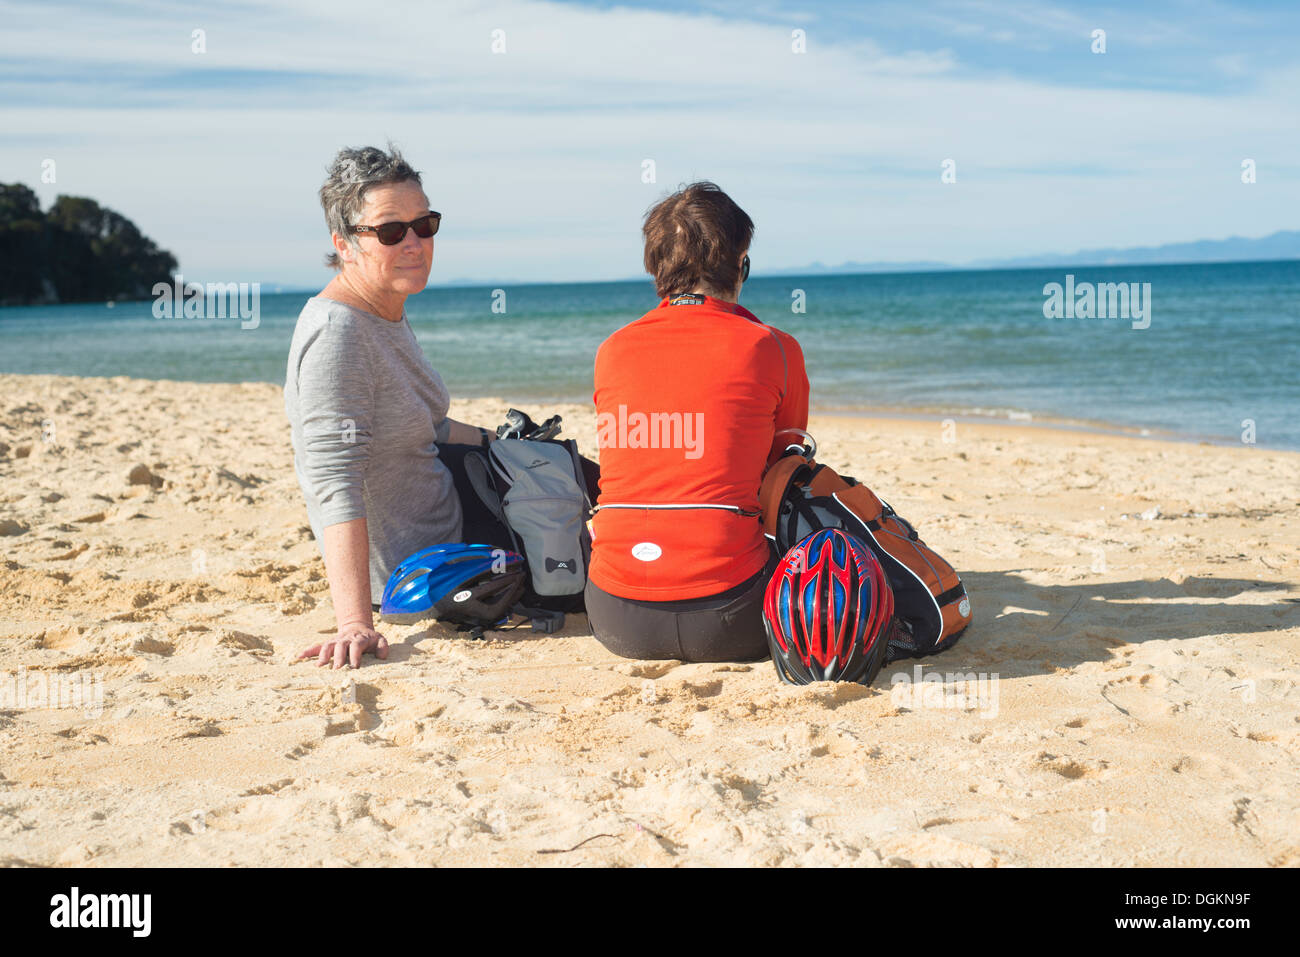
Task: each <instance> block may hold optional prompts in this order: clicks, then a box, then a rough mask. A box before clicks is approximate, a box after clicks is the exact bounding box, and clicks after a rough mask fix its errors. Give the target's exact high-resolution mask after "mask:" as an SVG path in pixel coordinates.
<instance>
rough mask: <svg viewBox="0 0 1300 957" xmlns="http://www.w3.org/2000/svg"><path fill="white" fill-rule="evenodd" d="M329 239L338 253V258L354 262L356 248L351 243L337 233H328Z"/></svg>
mask: <svg viewBox="0 0 1300 957" xmlns="http://www.w3.org/2000/svg"><path fill="white" fill-rule="evenodd" d="M330 240H331V241H332V242H333V243H334V251H335V252H336V253H338V254H339V259H341V260H343V261H344V262H345V263H354V262H356V261H357V260H356V255H355V253H356V250H354V249H353V248H352V244H351V243H350V242H348V241H347V240H346V239H344V238H343V237H342V236H340V235H339V234H338V233H330Z"/></svg>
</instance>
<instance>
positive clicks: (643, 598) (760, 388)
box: [586, 182, 808, 661]
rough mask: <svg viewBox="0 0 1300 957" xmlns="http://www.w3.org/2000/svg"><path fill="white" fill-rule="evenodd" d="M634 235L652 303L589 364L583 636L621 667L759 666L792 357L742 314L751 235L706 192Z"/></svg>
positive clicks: (671, 207)
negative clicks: (592, 407)
mask: <svg viewBox="0 0 1300 957" xmlns="http://www.w3.org/2000/svg"><path fill="white" fill-rule="evenodd" d="M643 233H644V236H645V267H646V271H647V272H648V273H650V275H652V276H653V277H654V280H655V287H656V289H657V291H658V293H659V296H660V298H661V300H662V301H661V302H660V303H659V305H658V306H657V307H656V308H654V309H652V310H651V311H650V312H648V313H646V314H645V315H644V316H642V317H641V318H640V319H638V320H636V321H635V322H633V323H630V324H628V325H626V326H624V327H623V328H621V329H619V330H618V331H617V332H615V333H614V334H613V335H611V336H610V337H609V338H608V339H606V340H605V342H604V343H602V344H601V347H600V349H599V350H598V351H597V353H596V372H595V386H596V388H595V402H596V426H597V441H598V444H599V446H600V450H601V451H600V469H601V474H600V496H599V500H598V502H597V508H596V516H595V519H594V521H593V541H592V554H591V569H590V576H589V580H588V583H587V590H586V604H587V612H588V615H589V616H590V621H591V626H592V630H593V631H594V633H595V635H596V638H597V639H598V640H599V641H600V642H601V643H602V644H603V645H604V646H605V647H606V648H608V649H609V650H610V651H612V652H614V653H615V654H618V655H622V656H624V657H628V658H661V659H662V658H678V659H681V660H683V661H749V660H755V659H759V658H765V657H767V653H768V652H767V641H766V637H765V635H764V631H763V612H762V605H763V590H764V588H765V587H766V585H767V581H768V578H769V577H770V576H771V573H772V570H773V568H774V567H775V563H776V556H775V555H774V554H773V549H772V547H771V545H770V544H769V542H768V540H767V538H766V536H764V534H763V529H762V526H761V524H760V521H759V509H758V490H759V485H760V483H761V480H762V475H763V469H764V467H765V466H766V464H767V461H768V456H769V452H770V451H771V450H772V449H773V447H774V442H775V439H776V434H777V433H778V432H779V431H780V430H782V429H787V428H795V429H806V428H807V425H808V376H807V373H806V372H805V370H804V362H803V352H802V350H801V349H800V348H799V344H798V343H797V342H796V341H795V340H794V337H792V336H790V335H788V334H787V333H784V332H781V331H780V330H778V329H774V328H772V327H771V326H768V325H765V324H764V323H763V322H761V321H760V320H759V319H758V317H757V316H755V315H754V314H753V313H751V312H749V311H748V310H747V309H745V308H743V307H741V306H740V305H739V304H738V302H737V300H739V298H740V289H741V285H742V284H743V283H744V281H745V278H746V277H747V276H748V274H749V255H748V253H749V244H750V240H751V239H752V237H753V234H754V224H753V221H752V220H751V219H750V218H749V216H748V215H746V213H745V211H744V210H742V209H741V208H740V207H739V206H737V205H736V204H735V202H733V201H732V199H731V198H730V197H729V196H727V194H726V193H724V192H722V190H720V189H718V187H717V186H715V185H714V184H713V183H707V182H704V183H693V184H692V185H690V186H687V187H685V188H683V189H681V190H679V191H678V192H676V193H674V194H673V195H671V196H669V197H668V198H667V199H665V200H664V201H663V202H661V203H659V204H658V205H657V206H655V207H654V208H653V209H651V210H650V212H649V213H647V214H646V219H645V225H644V227H643Z"/></svg>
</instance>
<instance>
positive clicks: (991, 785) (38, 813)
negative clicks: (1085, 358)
mask: <svg viewBox="0 0 1300 957" xmlns="http://www.w3.org/2000/svg"><path fill="white" fill-rule="evenodd" d="M0 388H2V389H3V405H0V476H2V477H3V484H2V485H0V549H2V550H3V565H2V566H0V696H6V695H7V697H0V863H5V864H10V865H88V866H107V865H119V866H120V865H125V866H137V865H158V864H162V865H173V866H191V865H233V864H239V865H270V866H275V865H341V864H359V865H426V864H438V865H489V864H491V865H502V864H504V865H559V866H573V865H650V866H676V865H821V864H830V865H840V864H847V865H858V866H948V865H967V866H969V865H973V866H1024V865H1067V866H1070V865H1094V864H1100V865H1107V866H1149V865H1174V866H1187V867H1203V866H1210V865H1228V866H1296V865H1300V690H1298V689H1297V671H1298V666H1300V522H1297V521H1296V518H1295V516H1296V512H1297V508H1298V507H1300V453H1292V452H1277V451H1267V450H1263V449H1259V448H1253V447H1248V446H1239V447H1218V446H1207V445H1196V444H1191V443H1175V442H1165V441H1155V440H1149V439H1138V438H1128V437H1120V436H1112V435H1098V434H1089V433H1083V432H1077V431H1057V430H1052V429H1048V428H1037V427H1034V428H1028V427H1016V426H1010V425H1004V426H998V425H985V424H970V423H962V422H958V423H955V425H954V426H950V427H945V426H944V425H943V424H942V423H940V422H937V421H936V422H927V421H908V420H898V419H885V418H874V419H865V418H862V419H858V418H852V417H847V416H844V415H838V414H837V415H834V416H822V417H817V416H814V419H813V421H812V423H811V429H812V431H813V432H814V434H815V435H816V436H817V438H818V440H819V442H820V443H821V447H822V454H821V455H820V459H821V460H822V461H824V462H826V463H828V464H830V465H832V466H833V467H835V468H836V469H839V470H840V471H841V472H844V473H846V474H851V475H855V476H857V477H858V478H860V479H862V480H863V481H865V482H867V483H868V484H870V485H871V486H872V487H873V488H875V489H876V491H877V492H879V493H880V494H881V496H882V497H884V498H885V499H887V500H889V501H890V502H891V503H892V504H893V505H895V506H896V507H897V509H898V510H899V511H900V512H901V513H902V514H903V515H904V516H906V517H907V518H909V519H910V520H911V521H912V522H913V523H914V524H915V525H916V526H917V527H918V528H919V529H920V531H921V534H922V535H923V536H924V538H925V539H926V540H927V541H928V542H929V543H930V544H931V545H932V546H934V547H935V548H936V549H937V550H939V551H940V552H941V553H942V554H944V555H945V557H947V558H949V559H950V560H951V561H952V562H953V564H954V565H955V566H956V567H957V568H958V570H959V571H960V572H961V573H962V575H963V578H964V580H965V582H966V585H967V588H968V590H969V592H970V594H971V597H972V602H973V606H974V609H975V623H974V625H973V626H972V627H971V628H970V630H969V631H968V632H967V634H966V635H965V636H964V637H963V638H962V640H961V641H960V642H959V643H958V644H957V645H956V646H955V647H954V648H953V649H952V650H950V651H948V652H946V653H944V654H942V655H939V656H936V657H933V658H928V659H924V660H923V661H919V662H912V661H905V662H897V663H895V664H893V665H890V666H888V667H887V668H886V669H885V670H884V671H883V672H882V673H881V676H880V677H879V678H878V679H877V682H876V684H875V685H874V686H873V687H871V688H863V687H860V686H857V685H835V686H830V685H819V686H813V687H806V688H788V687H783V686H782V685H780V683H779V682H778V680H777V678H776V674H775V671H774V670H773V668H772V666H771V665H770V663H768V662H762V663H758V664H741V665H689V664H682V663H680V662H632V661H626V660H623V659H619V658H616V657H615V656H613V655H611V654H609V653H608V652H606V651H605V650H604V649H603V648H602V647H601V646H600V645H599V644H598V643H597V642H596V641H595V640H594V639H593V638H592V637H591V636H590V632H589V630H588V628H587V622H586V618H585V616H583V615H573V616H570V617H569V619H568V622H567V625H566V627H565V629H564V630H563V632H562V633H560V634H557V635H553V636H544V635H537V634H533V633H531V632H529V631H527V630H518V631H511V632H496V633H489V640H486V641H481V642H473V641H469V640H466V639H464V638H462V637H459V636H457V635H456V633H455V632H454V631H453V630H451V629H449V628H446V627H444V626H441V625H438V624H435V623H428V624H426V625H414V626H395V625H385V626H382V627H383V631H384V633H385V634H386V635H387V636H388V638H389V640H390V641H391V642H392V646H393V647H392V653H391V656H390V658H389V660H388V661H387V662H383V663H381V662H378V661H376V660H375V659H374V658H372V657H367V658H366V659H365V661H364V665H363V667H362V668H361V669H360V670H358V671H346V670H345V671H329V670H325V669H320V668H317V667H316V666H315V665H314V663H310V662H303V663H297V664H294V663H292V662H291V659H292V657H293V656H294V655H295V654H296V653H297V652H298V651H299V650H301V649H302V648H303V647H305V646H307V645H309V644H311V643H313V642H315V641H316V640H318V639H319V636H321V635H326V634H330V633H331V632H332V630H333V615H332V610H331V607H330V603H329V596H328V586H327V582H326V578H325V570H324V565H323V563H322V561H321V559H320V557H319V553H318V551H317V548H316V544H315V542H314V541H313V540H312V538H311V534H310V531H309V530H308V527H307V516H306V511H305V508H304V506H303V503H302V500H301V497H300V493H299V490H298V486H297V482H296V480H295V477H294V473H293V468H292V450H291V448H290V445H289V428H288V424H287V422H286V420H285V417H284V412H283V406H282V395H281V389H280V388H279V387H278V386H276V385H270V384H244V385H213V384H190V383H179V382H165V381H160V382H154V381H144V380H135V379H123V378H115V379H80V378H72V377H62V376H13V375H10V376H3V377H0ZM508 404H509V403H508V402H507V401H506V400H505V399H502V400H488V399H475V400H472V401H462V402H456V403H455V404H454V405H453V407H452V410H451V414H452V415H453V416H454V417H456V418H457V419H460V420H463V421H469V422H474V423H495V422H498V421H500V420H501V418H502V416H503V415H504V413H505V411H506V408H507V406H508ZM529 411H532V412H538V411H545V412H550V411H557V412H560V413H561V414H562V415H563V416H564V421H565V434H566V435H567V436H571V437H576V438H577V439H578V441H579V444H580V446H581V448H582V449H583V450H584V452H586V454H588V455H592V456H593V457H594V452H595V415H594V410H592V409H591V408H588V407H581V406H560V407H555V408H553V409H551V408H548V409H545V410H541V409H536V410H534V409H532V408H529ZM535 417H536V416H535ZM917 666H920V668H921V672H920V676H921V677H924V676H925V675H931V674H933V675H935V676H936V677H941V676H943V675H947V674H951V675H955V676H958V677H956V678H953V679H952V680H951V681H949V682H947V684H946V685H937V684H935V679H934V678H932V679H930V682H929V683H928V684H927V685H925V686H918V685H916V684H915V683H914V682H915V679H916V678H917V677H918V672H917V670H916V668H917ZM977 676H978V677H977ZM964 677H971V678H975V679H976V680H974V681H970V682H966V681H963V680H962V679H963V678H964ZM922 688H924V689H925V693H922ZM52 690H53V691H56V692H57V691H63V692H65V697H66V696H67V693H68V692H69V691H70V690H71V691H76V692H78V693H80V692H87V693H88V694H87V695H86V696H84V697H83V698H82V699H81V700H80V701H79V702H77V703H69V704H68V706H65V707H49V706H48V705H49V704H51V703H52V702H51V700H50V699H51V698H52V697H57V694H52V693H51V692H52ZM931 691H932V692H933V693H930V692H931Z"/></svg>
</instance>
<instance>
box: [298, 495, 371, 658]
mask: <svg viewBox="0 0 1300 957" xmlns="http://www.w3.org/2000/svg"><path fill="white" fill-rule="evenodd" d="M322 534H323V535H324V536H325V577H326V578H328V579H329V583H330V600H331V601H332V602H333V603H334V621H335V624H336V625H337V626H338V634H337V636H335V637H334V638H331V639H330V640H329V641H322V642H320V643H319V644H315V645H312V646H311V647H310V648H307V649H306V650H304V651H303V652H302V653H301V654H300V655H298V658H299V659H302V658H312V657H314V658H316V664H317V665H324V664H325V663H326V662H328V661H331V660H332V661H333V662H334V667H335V668H342V667H343V666H344V665H345V664H350V665H351V666H352V667H353V668H360V667H361V656H362V655H363V654H365V653H366V652H367V651H373V652H374V653H375V657H376V658H380V659H383V658H387V657H388V639H387V638H385V637H384V636H383V635H381V634H380V633H379V632H377V631H375V620H374V617H373V616H372V614H371V609H370V601H371V599H370V539H369V537H368V535H367V533H366V520H365V519H364V518H354V519H353V520H352V521H350V522H341V523H339V524H337V525H327V526H325V529H324V531H323V533H322Z"/></svg>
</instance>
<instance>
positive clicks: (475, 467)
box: [464, 452, 509, 527]
mask: <svg viewBox="0 0 1300 957" xmlns="http://www.w3.org/2000/svg"><path fill="white" fill-rule="evenodd" d="M464 467H465V477H466V478H467V479H469V484H470V485H471V486H473V488H474V491H475V493H477V495H478V497H479V498H480V499H481V500H482V502H483V504H484V505H486V506H487V509H488V511H489V512H491V513H492V514H493V516H494V517H495V518H496V519H497V521H499V522H501V523H502V524H503V525H506V526H507V527H509V524H508V523H507V522H506V513H505V509H504V508H502V507H501V496H500V495H498V494H497V489H496V483H495V482H493V481H492V473H491V472H490V471H489V469H488V463H487V459H486V458H485V457H484V455H483V453H482V452H467V453H465V465H464Z"/></svg>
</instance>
